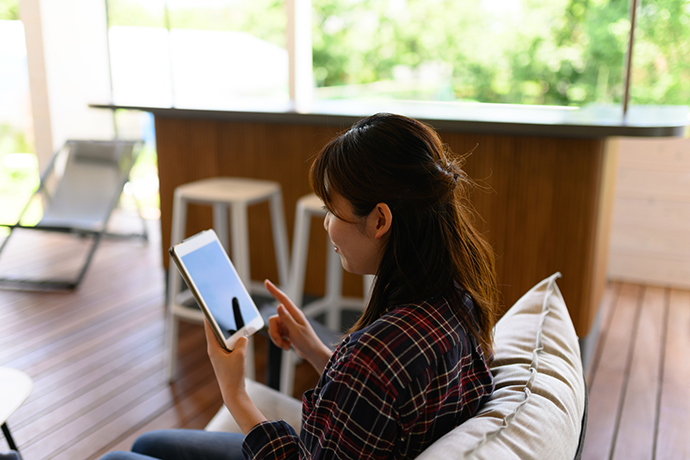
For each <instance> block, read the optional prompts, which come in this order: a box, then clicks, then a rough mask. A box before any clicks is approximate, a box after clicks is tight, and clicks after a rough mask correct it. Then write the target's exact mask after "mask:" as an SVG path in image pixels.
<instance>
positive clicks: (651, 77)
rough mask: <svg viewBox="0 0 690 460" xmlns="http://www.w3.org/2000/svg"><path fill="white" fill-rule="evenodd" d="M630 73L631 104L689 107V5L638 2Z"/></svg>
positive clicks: (681, 0)
mask: <svg viewBox="0 0 690 460" xmlns="http://www.w3.org/2000/svg"><path fill="white" fill-rule="evenodd" d="M632 69H633V70H632V78H631V91H630V99H631V102H632V103H637V104H650V105H656V104H671V105H678V104H680V105H690V1H688V0H643V1H642V5H641V6H640V9H639V13H638V20H637V27H636V28H635V50H634V53H633V61H632Z"/></svg>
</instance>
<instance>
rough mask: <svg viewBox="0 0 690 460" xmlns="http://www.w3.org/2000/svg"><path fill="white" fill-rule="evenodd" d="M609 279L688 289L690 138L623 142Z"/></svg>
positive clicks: (613, 223)
mask: <svg viewBox="0 0 690 460" xmlns="http://www.w3.org/2000/svg"><path fill="white" fill-rule="evenodd" d="M609 277H610V278H612V279H618V280H626V281H634V282H643V283H648V284H655V285H661V286H676V287H681V288H686V289H687V288H690V139H682V138H681V139H676V138H673V139H666V138H664V139H637V138H624V139H621V141H620V154H619V167H618V177H617V180H616V194H615V203H614V210H613V222H612V233H611V252H610V257H609Z"/></svg>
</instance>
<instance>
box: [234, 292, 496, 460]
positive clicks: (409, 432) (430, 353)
mask: <svg viewBox="0 0 690 460" xmlns="http://www.w3.org/2000/svg"><path fill="white" fill-rule="evenodd" d="M462 299H463V305H462V306H461V307H462V308H465V309H467V310H468V311H469V312H470V313H471V312H473V311H474V308H475V307H474V303H473V301H472V299H471V298H470V297H469V296H468V295H467V294H465V295H463V296H462ZM492 391H493V378H492V376H491V372H490V370H489V364H488V363H487V360H486V358H485V356H484V354H483V352H482V350H481V347H480V346H479V345H478V344H477V343H476V341H475V340H474V339H472V338H470V337H469V336H468V335H467V333H466V331H465V329H464V328H463V326H462V325H461V324H460V322H459V321H458V319H457V317H456V315H455V314H454V313H453V310H452V308H451V307H450V305H449V304H448V301H447V300H446V299H445V298H439V299H437V300H432V301H429V302H423V303H421V304H413V305H404V306H400V307H397V308H394V309H393V310H391V311H389V312H388V313H386V314H385V315H384V316H382V317H381V318H379V319H378V320H377V321H376V322H374V323H373V324H371V325H370V326H368V327H367V328H365V329H363V330H361V331H357V332H355V333H354V334H351V335H349V336H347V337H346V338H345V339H343V341H342V342H341V343H340V345H339V346H338V348H336V350H335V352H334V353H333V356H332V357H331V359H330V361H329V362H328V364H327V365H326V369H325V370H324V372H323V374H322V375H321V378H320V380H319V382H318V384H317V386H316V388H314V389H313V390H310V391H308V392H306V393H305V394H304V397H303V409H302V432H301V437H298V436H297V434H296V433H295V431H294V430H293V429H292V428H291V427H290V426H289V425H287V423H285V422H284V421H277V422H265V423H262V424H259V425H257V426H256V427H255V428H254V429H253V430H252V431H251V432H250V433H249V434H248V435H247V437H246V439H245V443H244V455H245V457H246V458H267V459H268V458H276V459H277V458H281V459H282V458H300V459H302V458H304V459H317V458H318V459H321V458H323V459H327V458H328V459H332V458H337V459H348V458H352V459H391V458H396V459H406V458H414V457H416V456H417V455H418V454H419V453H420V452H422V451H423V450H424V449H425V448H426V447H428V446H429V445H430V444H431V443H433V442H434V441H436V440H437V439H438V438H440V437H441V436H443V435H444V434H446V433H447V432H449V431H450V430H452V429H453V428H454V427H456V426H457V425H459V424H461V423H462V422H464V421H465V420H467V419H468V418H469V417H471V416H472V415H473V414H474V413H476V411H477V410H478V409H479V407H480V406H481V405H482V404H483V403H484V401H486V399H488V397H489V396H490V395H491V392H492Z"/></svg>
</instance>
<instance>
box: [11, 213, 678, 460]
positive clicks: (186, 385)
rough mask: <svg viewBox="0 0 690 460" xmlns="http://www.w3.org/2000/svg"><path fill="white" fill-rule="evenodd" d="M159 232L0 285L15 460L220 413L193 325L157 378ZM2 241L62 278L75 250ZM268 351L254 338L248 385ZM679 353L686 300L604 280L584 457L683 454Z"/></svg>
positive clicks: (305, 372) (66, 241)
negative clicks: (57, 289)
mask: <svg viewBox="0 0 690 460" xmlns="http://www.w3.org/2000/svg"><path fill="white" fill-rule="evenodd" d="M156 226H157V222H152V223H150V227H151V229H152V230H153V235H152V238H153V241H151V242H150V243H149V244H148V245H146V244H143V243H142V242H141V241H137V240H120V241H105V242H104V243H103V244H102V246H101V247H100V248H99V250H98V252H97V253H96V257H95V259H94V261H93V264H92V266H91V268H90V270H89V272H88V274H87V276H86V278H85V279H84V282H83V284H82V286H81V287H80V288H79V289H78V290H77V291H76V292H72V293H41V292H16V291H6V290H0V366H9V367H13V368H17V369H21V370H23V371H25V372H27V373H28V374H29V375H30V376H31V377H32V378H33V380H34V389H33V393H32V394H31V396H30V398H29V399H28V400H27V401H26V402H25V403H24V404H23V405H22V406H21V407H20V408H19V409H18V410H17V411H16V412H15V413H14V414H13V415H12V416H11V417H10V419H9V421H8V424H9V426H10V428H11V430H12V433H13V435H14V438H15V441H16V442H17V444H18V445H19V448H20V450H21V452H22V453H23V456H24V459H25V460H40V459H71V460H80V459H93V458H99V457H100V456H101V455H102V454H104V453H105V452H108V451H110V450H113V449H127V448H129V446H130V445H131V442H132V440H133V439H134V438H136V436H138V435H139V434H140V433H143V432H145V431H149V430H152V429H159V428H170V427H186V428H203V427H204V426H205V425H206V423H207V422H208V421H209V420H210V418H211V417H212V416H213V415H214V414H215V412H216V411H217V410H218V408H219V407H220V405H221V398H220V393H219V391H218V388H217V385H216V383H215V380H214V377H213V372H212V369H211V367H210V364H209V362H208V358H207V357H206V354H205V344H204V336H203V331H202V329H201V328H200V327H199V326H196V325H187V326H185V327H183V328H182V330H181V339H180V354H179V358H178V359H179V367H180V378H179V379H178V381H177V382H176V383H175V384H173V385H170V384H168V382H167V378H166V369H165V364H164V363H165V349H164V321H163V314H164V293H163V291H164V279H163V271H162V268H161V266H160V253H159V244H158V242H157V241H156V238H158V235H157V234H156V231H155V227H156ZM13 238H14V237H13ZM10 243H17V244H16V246H17V248H15V249H13V250H12V251H11V252H10V253H8V255H5V254H3V255H2V256H1V257H0V275H2V267H3V266H7V264H12V274H16V273H18V272H20V271H24V272H27V273H29V274H34V273H43V274H47V273H49V272H51V271H52V272H56V271H57V272H58V273H62V272H64V271H65V270H71V269H73V268H74V267H72V266H71V265H73V264H70V263H69V262H61V263H58V261H60V260H62V259H66V258H68V256H70V255H72V254H75V253H77V252H78V251H77V250H76V249H75V246H76V245H80V244H83V243H84V241H81V240H79V239H75V238H72V237H66V238H65V237H60V238H58V239H54V238H45V237H44V238H41V239H36V238H29V237H28V236H27V237H26V238H25V239H21V238H18V239H17V241H14V242H13V241H11V242H10ZM37 267H40V269H39V268H37ZM64 267H67V268H64ZM265 345H266V343H265V339H263V338H257V342H256V346H257V353H256V354H257V365H258V367H257V374H258V375H257V378H258V379H259V380H262V379H263V372H261V371H262V361H261V360H262V357H263V356H265V351H264V350H265ZM689 357H690V292H688V291H681V290H674V289H662V288H656V287H646V286H640V285H632V284H622V283H615V282H612V283H610V285H609V289H608V290H607V295H606V298H605V301H604V309H603V316H602V335H601V340H600V342H599V347H598V349H597V352H596V354H595V356H594V358H593V361H592V365H591V369H590V372H589V375H588V383H589V388H590V405H589V410H590V412H589V414H590V418H589V427H588V431H587V440H586V445H585V456H584V458H586V459H612V458H616V459H618V458H620V459H626V460H627V459H636V458H637V459H680V458H690V440H689V438H688V433H690V421H689V420H688V415H689V414H690V363H689V360H690V358H689ZM299 375H301V376H302V379H301V380H300V381H299V382H297V383H296V393H297V392H300V391H302V390H304V389H306V388H307V387H309V385H311V384H313V382H314V380H315V379H316V375H315V374H314V373H313V371H311V370H310V369H309V368H308V366H305V365H302V367H301V368H300V370H299ZM0 397H1V395H0ZM7 449H8V447H7V444H6V442H5V440H4V439H0V452H3V451H6V450H7Z"/></svg>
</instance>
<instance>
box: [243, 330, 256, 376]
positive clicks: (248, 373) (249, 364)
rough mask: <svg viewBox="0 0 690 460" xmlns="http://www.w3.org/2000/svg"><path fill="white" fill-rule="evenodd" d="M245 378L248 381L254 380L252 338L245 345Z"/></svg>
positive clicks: (254, 368)
mask: <svg viewBox="0 0 690 460" xmlns="http://www.w3.org/2000/svg"><path fill="white" fill-rule="evenodd" d="M245 377H246V378H248V379H250V380H256V365H255V364H254V338H253V337H250V338H249V341H248V343H247V366H246V370H245Z"/></svg>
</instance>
